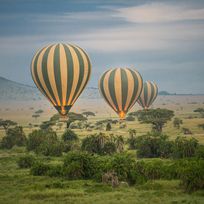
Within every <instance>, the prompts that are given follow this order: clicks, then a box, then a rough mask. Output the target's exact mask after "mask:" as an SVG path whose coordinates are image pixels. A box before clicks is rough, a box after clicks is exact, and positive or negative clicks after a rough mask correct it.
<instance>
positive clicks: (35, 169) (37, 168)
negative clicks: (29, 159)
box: [30, 161, 50, 176]
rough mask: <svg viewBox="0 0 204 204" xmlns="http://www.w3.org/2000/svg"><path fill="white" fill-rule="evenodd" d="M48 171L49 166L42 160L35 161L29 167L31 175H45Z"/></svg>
mask: <svg viewBox="0 0 204 204" xmlns="http://www.w3.org/2000/svg"><path fill="white" fill-rule="evenodd" d="M49 171H50V166H49V165H48V164H44V163H42V162H39V161H38V162H35V163H34V165H33V166H32V167H31V169H30V172H31V174H32V175H33V176H46V175H48V172H49Z"/></svg>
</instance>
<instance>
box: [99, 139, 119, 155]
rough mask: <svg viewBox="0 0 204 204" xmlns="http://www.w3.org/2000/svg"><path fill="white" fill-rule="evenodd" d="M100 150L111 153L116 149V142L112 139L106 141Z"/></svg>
mask: <svg viewBox="0 0 204 204" xmlns="http://www.w3.org/2000/svg"><path fill="white" fill-rule="evenodd" d="M102 151H103V154H113V153H115V152H116V151H117V148H116V144H115V143H114V142H112V141H108V142H106V143H105V144H104V147H103V149H102Z"/></svg>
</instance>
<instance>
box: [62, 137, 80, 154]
mask: <svg viewBox="0 0 204 204" xmlns="http://www.w3.org/2000/svg"><path fill="white" fill-rule="evenodd" d="M62 146H63V152H69V151H76V150H78V151H79V150H80V149H81V147H80V143H79V141H78V140H76V141H67V142H64V144H63V145H62Z"/></svg>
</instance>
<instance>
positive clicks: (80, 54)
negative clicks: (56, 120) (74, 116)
mask: <svg viewBox="0 0 204 204" xmlns="http://www.w3.org/2000/svg"><path fill="white" fill-rule="evenodd" d="M31 74H32V77H33V80H34V82H35V84H36V86H37V87H38V88H39V90H40V91H41V92H42V93H43V94H44V95H45V96H46V97H47V98H48V100H49V101H50V102H51V103H52V104H53V105H54V107H55V108H56V109H57V110H58V112H59V113H60V114H61V115H67V113H68V112H69V110H70V108H71V107H72V106H73V104H74V102H75V101H76V100H77V98H78V97H79V95H80V94H81V92H82V91H83V89H84V88H85V86H86V84H87V83H88V80H89V78H90V74H91V63H90V60H89V57H88V55H87V54H86V53H85V52H84V50H82V49H81V48H80V47H78V46H76V45H70V44H61V43H60V44H52V45H48V46H46V47H44V48H42V49H41V50H39V51H38V52H37V53H36V54H35V56H34V57H33V60H32V63H31Z"/></svg>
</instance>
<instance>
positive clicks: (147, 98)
mask: <svg viewBox="0 0 204 204" xmlns="http://www.w3.org/2000/svg"><path fill="white" fill-rule="evenodd" d="M157 94H158V87H157V85H156V84H155V83H153V82H151V81H146V82H145V83H144V84H143V89H142V92H141V94H140V97H139V99H138V101H137V102H138V104H139V105H140V106H142V107H143V108H144V109H148V108H149V107H150V106H151V105H152V103H153V102H154V100H155V99H156V97H157Z"/></svg>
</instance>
